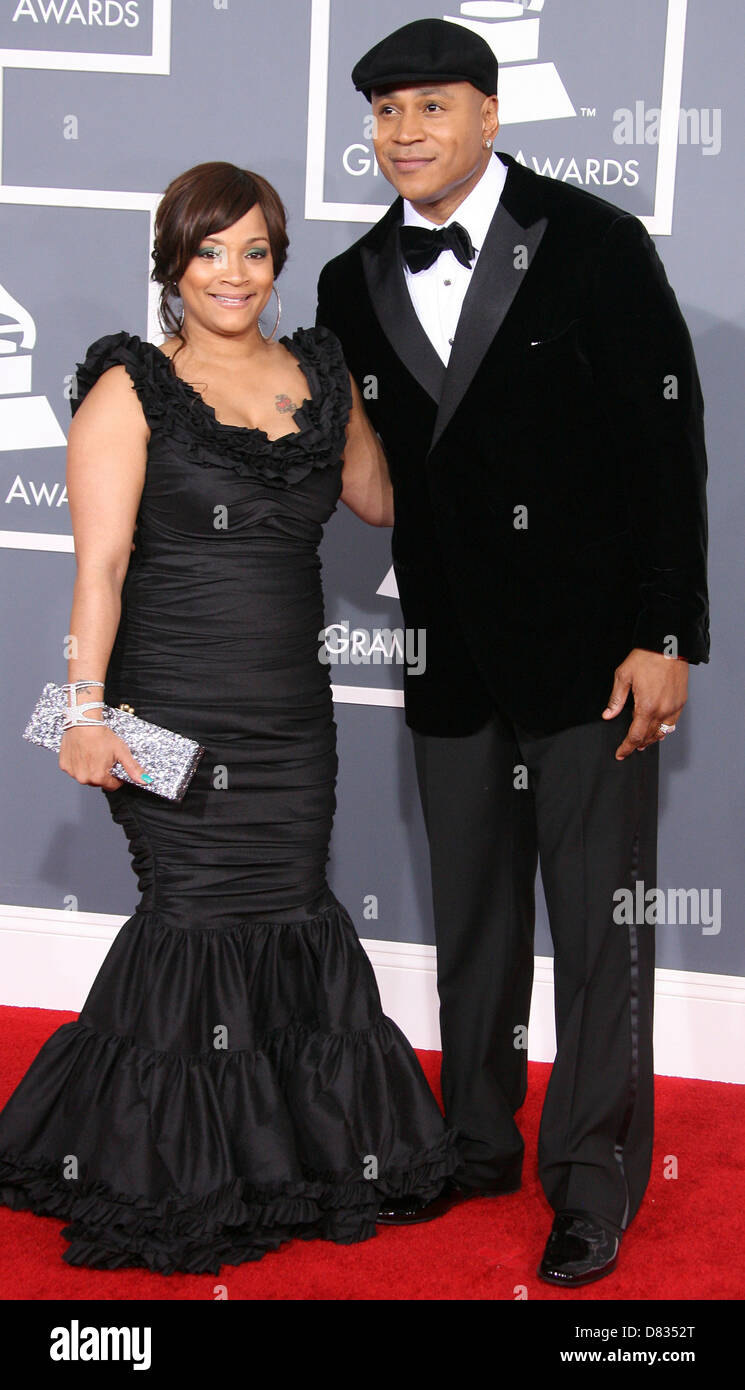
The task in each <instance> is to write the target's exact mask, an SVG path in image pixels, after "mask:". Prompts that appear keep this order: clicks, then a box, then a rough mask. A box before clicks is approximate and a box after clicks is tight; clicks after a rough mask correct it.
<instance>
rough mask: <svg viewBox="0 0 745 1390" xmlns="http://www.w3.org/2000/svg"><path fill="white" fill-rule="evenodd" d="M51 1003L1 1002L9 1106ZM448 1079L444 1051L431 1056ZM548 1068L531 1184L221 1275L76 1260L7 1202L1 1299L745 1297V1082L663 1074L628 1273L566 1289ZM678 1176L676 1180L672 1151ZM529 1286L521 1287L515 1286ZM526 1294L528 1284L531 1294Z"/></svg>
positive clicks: (626, 1246)
mask: <svg viewBox="0 0 745 1390" xmlns="http://www.w3.org/2000/svg"><path fill="white" fill-rule="evenodd" d="M74 1017H76V1015H74V1014H69V1013H65V1014H62V1013H52V1012H50V1011H49V1010H46V1009H13V1008H3V1009H0V1039H2V1046H1V1047H0V1058H2V1061H1V1063H0V1105H4V1104H5V1101H6V1100H7V1098H8V1096H9V1095H10V1093H11V1091H12V1090H13V1088H14V1086H16V1085H17V1083H18V1081H19V1080H20V1078H21V1076H22V1075H23V1073H24V1072H25V1071H26V1069H27V1067H28V1066H29V1064H30V1063H31V1061H32V1060H33V1058H34V1056H35V1055H36V1053H37V1052H38V1050H39V1048H40V1047H41V1045H42V1043H43V1042H44V1041H45V1039H46V1038H48V1037H49V1035H50V1034H51V1033H52V1032H53V1031H54V1029H55V1028H58V1027H59V1025H60V1024H62V1023H66V1022H68V1020H69V1019H72V1018H74ZM419 1055H420V1058H421V1061H422V1065H423V1066H424V1068H425V1070H426V1072H427V1076H428V1077H429V1080H430V1083H431V1084H432V1086H433V1087H434V1089H435V1090H438V1076H439V1062H440V1058H439V1054H438V1053H436V1052H423V1053H420V1054H419ZM548 1073H549V1067H548V1066H546V1065H541V1064H538V1063H535V1064H532V1065H531V1067H530V1088H529V1093H528V1099H527V1101H526V1102H525V1105H524V1106H523V1109H522V1111H521V1114H520V1117H519V1119H520V1126H521V1129H522V1132H523V1134H524V1136H525V1140H526V1150H527V1153H526V1165H525V1173H524V1180H523V1187H522V1190H521V1191H520V1192H518V1193H515V1194H514V1195H513V1196H510V1197H500V1198H491V1199H488V1198H480V1199H478V1200H474V1201H471V1202H467V1203H465V1204H464V1205H463V1206H462V1207H460V1208H457V1209H456V1210H454V1211H452V1212H449V1213H448V1214H447V1216H444V1217H442V1218H441V1219H440V1220H438V1221H433V1222H431V1223H429V1224H427V1225H422V1226H418V1227H414V1228H412V1229H409V1230H404V1229H395V1228H392V1227H387V1228H383V1227H381V1228H380V1231H379V1234H378V1235H377V1236H375V1238H374V1239H373V1240H369V1241H365V1242H364V1243H362V1244H360V1245H354V1246H339V1245H331V1244H329V1243H327V1242H326V1241H308V1242H306V1241H294V1242H292V1243H291V1244H288V1245H286V1246H284V1247H283V1248H282V1249H281V1250H279V1251H277V1252H274V1253H271V1254H268V1255H266V1256H265V1257H264V1259H263V1260H261V1261H259V1262H258V1263H256V1264H244V1265H239V1266H223V1269H222V1272H221V1273H220V1275H219V1276H216V1275H212V1274H202V1275H187V1274H172V1275H168V1276H162V1275H157V1274H151V1273H150V1272H149V1271H144V1270H139V1269H132V1270H117V1271H108V1270H86V1269H73V1268H71V1267H70V1266H68V1265H66V1264H65V1263H64V1261H63V1260H62V1258H61V1256H62V1253H63V1251H64V1250H65V1249H66V1242H65V1241H63V1240H62V1238H61V1236H60V1234H59V1233H60V1231H61V1229H62V1227H63V1225H64V1224H65V1223H64V1222H63V1221H59V1220H56V1219H54V1218H52V1217H47V1216H43V1217H42V1216H34V1215H32V1213H30V1212H13V1211H9V1210H8V1208H7V1207H3V1206H0V1298H3V1299H9V1300H19V1299H68V1298H69V1299H101V1298H104V1299H166V1300H171V1299H197V1300H200V1301H203V1300H207V1299H213V1298H214V1297H215V1293H214V1289H215V1285H225V1286H226V1288H227V1293H228V1297H229V1298H230V1299H231V1300H235V1299H340V1300H354V1299H385V1300H388V1299H420V1300H426V1299H498V1300H508V1301H509V1300H513V1299H515V1298H517V1297H518V1296H519V1292H520V1286H525V1288H526V1289H527V1296H528V1298H529V1299H531V1300H538V1299H541V1300H543V1299H551V1300H559V1301H572V1300H574V1301H580V1300H590V1301H592V1300H605V1299H645V1300H646V1299H706V1300H711V1299H715V1300H719V1299H741V1298H743V1296H744V1295H745V1242H744V1241H743V1216H742V1212H743V1206H744V1205H745V1158H744V1157H743V1155H745V1108H744V1107H743V1091H745V1087H743V1086H731V1085H724V1084H718V1083H714V1082H710V1081H685V1080H680V1079H678V1078H670V1077H658V1079H657V1135H656V1142H655V1154H654V1162H653V1167H652V1177H651V1180H650V1184H649V1188H648V1190H647V1196H646V1198H645V1201H644V1203H643V1205H642V1208H641V1211H640V1212H639V1215H638V1216H637V1218H636V1220H635V1221H634V1223H633V1225H632V1227H631V1229H630V1230H629V1232H628V1233H627V1235H626V1237H625V1239H624V1242H623V1246H622V1249H621V1258H620V1261H619V1266H618V1269H617V1270H616V1272H615V1273H614V1274H612V1275H610V1276H609V1277H608V1278H607V1279H604V1280H602V1281H601V1282H600V1283H598V1284H593V1285H589V1286H588V1287H587V1288H585V1289H579V1290H577V1291H576V1292H575V1293H568V1292H566V1291H565V1290H563V1289H556V1290H555V1289H553V1288H551V1287H550V1286H549V1285H547V1284H542V1283H541V1281H540V1280H539V1279H537V1278H536V1275H535V1269H536V1265H537V1264H538V1261H539V1259H540V1256H541V1253H542V1250H543V1246H544V1243H545V1240H546V1237H547V1235H548V1232H549V1229H550V1226H551V1218H552V1212H551V1210H550V1208H549V1206H548V1204H547V1202H546V1200H545V1198H544V1196H543V1193H542V1190H541V1187H540V1185H539V1183H538V1179H537V1177H536V1172H535V1152H536V1135H537V1129H538V1119H539V1116H540V1108H541V1104H542V1101H543V1094H544V1090H545V1087H546V1082H547V1079H548ZM670 1155H673V1156H674V1157H675V1158H676V1159H677V1169H678V1176H677V1178H665V1176H664V1171H665V1167H666V1164H667V1167H668V1169H669V1167H670V1166H671V1165H670V1164H669V1156H670ZM516 1290H517V1291H516ZM523 1296H524V1295H523Z"/></svg>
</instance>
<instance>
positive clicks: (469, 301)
mask: <svg viewBox="0 0 745 1390" xmlns="http://www.w3.org/2000/svg"><path fill="white" fill-rule="evenodd" d="M513 162H514V161H511V163H513ZM518 167H519V166H518ZM512 177H513V176H512V171H511V169H510V172H509V173H508V175H507V182H506V183H505V187H504V190H503V193H502V197H501V199H500V201H499V204H498V206H497V210H496V212H495V214H494V216H493V218H492V220H491V224H490V226H489V230H488V232H487V234H486V237H485V239H484V245H483V247H482V249H481V251H480V252H479V258H478V260H477V262H476V268H475V270H474V272H473V275H472V276H471V283H470V285H469V286H468V291H467V294H466V297H465V299H464V301H463V308H462V309H461V312H460V318H459V319H458V327H457V330H456V334H455V341H454V343H453V350H452V352H451V354H450V361H449V363H448V368H447V372H446V374H445V382H444V385H443V388H442V394H441V396H440V406H439V410H438V412H437V419H436V420H435V428H434V431H433V434H432V443H431V445H430V449H433V448H434V447H435V444H436V443H437V441H438V439H439V438H440V436H441V434H442V432H443V430H444V429H445V428H446V426H447V425H448V424H449V423H450V421H451V420H452V418H453V415H454V414H455V412H456V410H457V409H458V406H459V405H460V403H461V401H462V400H463V397H464V395H465V393H466V391H467V390H468V387H469V386H470V384H471V382H472V381H473V378H474V376H475V375H476V372H477V370H478V368H479V366H480V364H481V362H482V360H483V358H484V355H485V353H486V351H487V349H488V348H489V347H490V345H491V344H492V343H493V341H494V339H495V337H496V335H497V333H498V332H499V329H500V328H501V326H502V323H503V322H504V319H505V317H506V314H507V310H508V309H509V307H510V305H511V304H512V301H513V299H514V298H515V295H516V294H517V292H518V290H519V288H520V286H521V284H522V283H523V280H524V278H525V276H526V275H528V274H529V273H530V267H531V266H532V264H533V257H534V255H535V253H536V250H537V249H538V246H539V244H540V241H541V237H542V236H543V233H544V231H545V229H546V226H547V225H548V218H546V217H535V219H534V220H532V221H531V220H530V216H529V217H528V220H527V222H521V221H520V220H519V216H520V214H519V213H518V216H513V212H512V211H510V210H509V207H514V208H515V210H517V207H516V205H517V202H518V200H516V199H515V198H514V197H512V198H510V193H511V192H512V191H513V190H510V188H509V184H510V179H511V178H512ZM517 177H518V178H519V174H518V175H517ZM523 247H524V248H525V250H524V251H521V248H523ZM516 262H517V264H516Z"/></svg>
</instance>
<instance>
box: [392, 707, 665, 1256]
mask: <svg viewBox="0 0 745 1390" xmlns="http://www.w3.org/2000/svg"><path fill="white" fill-rule="evenodd" d="M630 720H631V711H630V710H624V711H623V712H622V713H621V714H620V715H619V716H618V717H617V718H616V719H613V720H609V721H607V722H606V721H604V720H601V719H598V720H597V721H596V722H592V723H589V724H582V725H578V726H576V727H574V728H570V729H565V730H561V731H560V732H559V733H556V734H551V735H546V736H543V737H537V736H534V735H531V734H528V733H526V732H525V731H524V730H521V729H520V728H518V727H517V726H515V725H514V724H513V723H512V722H511V721H509V720H508V719H506V718H505V717H503V716H502V715H501V714H499V713H498V712H495V713H494V716H493V717H492V718H491V719H490V720H489V721H488V722H487V723H486V724H485V725H484V726H483V727H482V728H481V729H480V730H478V732H477V733H475V734H470V735H466V736H465V737H461V738H438V737H434V736H432V735H423V734H419V733H414V750H415V757H416V764H417V775H418V779H419V788H420V794H421V798H422V806H423V810H424V816H425V821H426V825H427V832H428V837H429V844H430V858H431V869H432V892H433V903H434V914H435V932H436V942H437V965H438V990H439V995H440V1025H441V1032H442V1049H443V1070H442V1088H443V1098H444V1102H445V1108H446V1115H447V1119H448V1121H449V1123H450V1124H451V1125H453V1126H455V1127H457V1128H458V1130H459V1132H460V1141H459V1143H460V1151H461V1154H462V1160H463V1168H462V1174H461V1176H462V1178H463V1180H464V1181H465V1182H467V1183H469V1184H473V1185H477V1186H488V1185H489V1184H493V1183H496V1182H498V1181H499V1180H500V1178H502V1177H503V1176H504V1175H505V1174H507V1173H509V1172H510V1171H514V1167H515V1164H518V1165H519V1162H520V1158H521V1156H522V1153H523V1141H522V1137H521V1135H520V1132H519V1130H518V1127H517V1125H516V1123H515V1120H514V1114H515V1111H516V1110H518V1109H519V1107H520V1105H521V1104H522V1102H523V1100H524V1098H525V1089H526V1080H527V1052H526V1050H525V1048H524V1047H521V1046H519V1045H518V1044H519V1043H520V1042H521V1041H522V1040H523V1038H522V1034H521V1032H520V1030H521V1029H522V1028H524V1027H525V1025H527V1023H528V1014H529V1006H530V996H531V987H532V977H533V936H534V882H535V872H536V866H537V864H538V862H539V861H540V867H541V877H542V880H543V887H544V891H545V896H546V903H547V907H548V915H549V921H550V927H551V934H552V938H553V945H554V990H555V1016H556V1033H557V1052H556V1058H555V1061H554V1065H553V1069H552V1073H551V1078H550V1082H549V1086H548V1092H547V1095H546V1100H545V1104H544V1108H543V1115H542V1119H541V1128H540V1136H539V1145H538V1167H539V1175H540V1178H541V1182H542V1184H543V1188H544V1191H545V1193H546V1196H547V1198H548V1200H549V1202H550V1203H551V1205H552V1206H553V1207H554V1208H555V1209H556V1210H560V1209H561V1208H562V1207H578V1208H581V1209H583V1210H587V1211H592V1212H594V1213H595V1214H596V1215H598V1216H600V1217H601V1218H602V1219H603V1220H604V1221H605V1222H606V1223H607V1224H608V1225H610V1226H611V1227H612V1228H613V1229H615V1230H617V1231H620V1230H623V1229H624V1228H625V1227H626V1225H628V1222H629V1221H630V1220H631V1219H632V1217H633V1216H634V1214H635V1213H636V1211H637V1209H638V1206H639V1203H640V1201H641V1199H642V1196H643V1193H644V1190H645V1188H646V1185H647V1181H648V1178H649V1170H650V1162H651V1150H652V1131H653V1060H652V1018H653V999H654V927H653V926H650V925H647V924H644V923H641V924H637V925H633V926H630V925H626V924H624V923H619V922H616V921H615V920H614V909H615V908H616V906H617V899H614V893H616V891H617V890H618V889H622V888H630V889H632V890H633V889H634V884H635V881H636V880H637V879H640V880H643V882H644V885H645V889H646V888H650V887H655V886H656V882H657V878H656V869H657V865H656V859H657V779H658V766H659V747H658V746H656V745H655V746H654V747H650V748H648V749H646V750H645V751H644V752H641V753H638V752H637V753H633V754H632V755H631V756H630V757H629V758H627V759H625V760H624V761H623V762H618V761H617V760H616V759H615V757H614V752H615V749H616V748H617V747H618V745H619V744H620V743H621V742H622V739H623V737H624V735H625V733H626V731H627V729H628V726H629V723H630ZM521 769H525V771H524V772H521ZM526 777H527V784H528V785H527V788H526V787H524V786H522V785H521V783H524V782H525V780H526Z"/></svg>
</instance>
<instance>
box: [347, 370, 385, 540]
mask: <svg viewBox="0 0 745 1390" xmlns="http://www.w3.org/2000/svg"><path fill="white" fill-rule="evenodd" d="M349 380H350V384H351V387H352V409H351V411H350V412H349V422H348V424H347V442H346V447H345V449H344V468H343V469H342V475H341V483H342V491H341V500H342V502H345V503H346V505H347V506H348V507H349V508H350V510H351V511H353V512H354V513H355V515H356V516H359V517H361V519H362V520H363V521H367V522H368V523H369V525H370V526H392V525H393V487H392V486H391V479H390V475H389V472H388V462H387V460H386V456H385V451H384V449H383V445H382V443H381V440H380V437H379V436H378V435H377V434H376V433H375V430H374V429H373V427H372V425H371V424H370V421H369V419H368V417H367V412H366V410H365V403H364V401H363V399H362V396H361V395H360V390H359V387H358V385H357V383H356V381H355V380H354V377H353V376H352V375H351V374H350V377H349Z"/></svg>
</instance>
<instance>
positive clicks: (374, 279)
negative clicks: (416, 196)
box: [360, 198, 446, 401]
mask: <svg viewBox="0 0 745 1390" xmlns="http://www.w3.org/2000/svg"><path fill="white" fill-rule="evenodd" d="M402 211H403V200H402V199H401V198H397V199H396V201H395V203H394V204H393V206H392V207H391V208H389V210H388V212H387V213H386V215H385V217H383V218H382V220H381V221H380V222H379V223H378V224H377V225H376V227H374V228H373V231H372V232H371V233H370V234H369V235H368V236H367V237H366V238H365V241H364V242H363V243H362V245H361V247H360V256H361V258H362V268H363V271H364V274H365V280H366V282H367V289H368V293H369V295H370V300H371V302H372V306H373V309H374V310H375V314H376V317H377V319H378V321H379V323H380V326H381V328H382V329H383V332H384V333H385V336H386V338H387V339H388V341H389V343H390V344H391V346H392V347H393V349H394V351H395V352H396V353H397V355H398V357H399V358H400V359H401V361H402V362H403V364H404V366H405V367H406V368H407V369H408V371H409V372H410V373H411V375H412V376H413V377H414V378H415V379H416V380H417V381H418V382H419V385H420V386H422V387H423V388H424V390H425V391H426V392H427V393H428V394H429V395H430V396H431V397H432V399H433V400H434V401H439V399H440V396H441V394H442V389H443V383H444V381H445V374H446V369H445V364H444V362H443V361H442V358H441V357H440V355H439V353H437V352H436V351H435V349H434V348H433V346H432V344H431V342H430V341H429V338H428V337H427V334H426V333H425V331H424V329H423V328H422V325H421V324H420V322H419V319H418V318H417V316H416V311H415V309H414V306H413V304H412V302H411V296H410V294H409V291H408V289H407V288H406V279H405V276H404V268H403V259H402V256H401V252H400V250H399V244H398V228H399V226H400V224H401V218H402Z"/></svg>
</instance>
